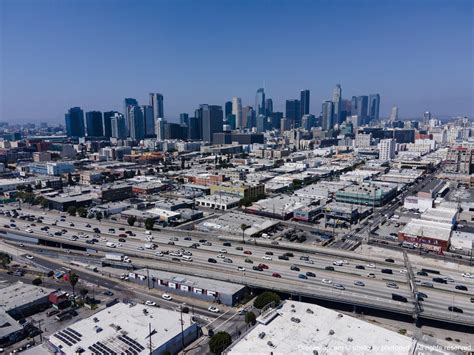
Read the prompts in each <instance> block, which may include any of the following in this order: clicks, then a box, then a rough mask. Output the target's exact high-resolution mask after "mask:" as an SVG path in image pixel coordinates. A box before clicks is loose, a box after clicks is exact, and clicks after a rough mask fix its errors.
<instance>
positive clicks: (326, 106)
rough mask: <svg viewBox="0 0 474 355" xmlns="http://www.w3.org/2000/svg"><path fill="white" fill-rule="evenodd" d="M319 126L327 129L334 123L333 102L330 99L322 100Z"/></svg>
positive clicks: (324, 129)
mask: <svg viewBox="0 0 474 355" xmlns="http://www.w3.org/2000/svg"><path fill="white" fill-rule="evenodd" d="M321 112H322V118H321V126H322V129H323V131H329V130H331V129H332V128H333V125H334V104H333V102H332V101H329V100H327V101H324V102H323V106H322V110H321Z"/></svg>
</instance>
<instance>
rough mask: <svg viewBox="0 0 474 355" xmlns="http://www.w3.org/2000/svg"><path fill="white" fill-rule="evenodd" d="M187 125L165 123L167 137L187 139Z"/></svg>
mask: <svg viewBox="0 0 474 355" xmlns="http://www.w3.org/2000/svg"><path fill="white" fill-rule="evenodd" d="M187 129H188V127H186V126H181V125H180V124H178V123H171V122H166V123H165V139H186V138H187Z"/></svg>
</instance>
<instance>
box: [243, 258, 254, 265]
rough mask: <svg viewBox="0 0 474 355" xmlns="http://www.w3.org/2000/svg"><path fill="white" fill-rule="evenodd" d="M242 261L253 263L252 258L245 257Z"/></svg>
mask: <svg viewBox="0 0 474 355" xmlns="http://www.w3.org/2000/svg"><path fill="white" fill-rule="evenodd" d="M244 261H245V262H246V263H249V264H253V260H252V259H249V258H247V259H245V260H244Z"/></svg>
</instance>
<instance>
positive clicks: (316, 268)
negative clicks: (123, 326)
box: [0, 215, 474, 324]
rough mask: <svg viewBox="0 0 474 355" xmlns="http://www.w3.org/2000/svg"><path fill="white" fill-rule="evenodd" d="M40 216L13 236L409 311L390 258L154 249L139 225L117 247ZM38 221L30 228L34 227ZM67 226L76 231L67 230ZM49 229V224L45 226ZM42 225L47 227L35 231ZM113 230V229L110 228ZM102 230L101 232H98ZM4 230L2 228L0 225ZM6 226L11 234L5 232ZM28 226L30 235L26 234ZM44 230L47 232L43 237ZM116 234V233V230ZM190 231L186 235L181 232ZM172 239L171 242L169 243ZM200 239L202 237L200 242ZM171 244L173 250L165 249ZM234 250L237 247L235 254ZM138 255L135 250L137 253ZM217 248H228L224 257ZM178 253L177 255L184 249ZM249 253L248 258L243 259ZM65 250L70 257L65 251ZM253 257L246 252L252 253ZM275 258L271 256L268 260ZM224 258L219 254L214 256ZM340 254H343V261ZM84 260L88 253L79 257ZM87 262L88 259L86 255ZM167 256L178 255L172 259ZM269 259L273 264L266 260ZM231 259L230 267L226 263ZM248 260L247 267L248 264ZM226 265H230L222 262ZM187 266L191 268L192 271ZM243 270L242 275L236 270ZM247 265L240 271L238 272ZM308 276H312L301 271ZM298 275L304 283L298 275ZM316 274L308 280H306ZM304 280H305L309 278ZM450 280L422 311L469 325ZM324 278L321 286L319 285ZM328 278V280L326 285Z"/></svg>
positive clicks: (465, 297) (113, 237)
mask: <svg viewBox="0 0 474 355" xmlns="http://www.w3.org/2000/svg"><path fill="white" fill-rule="evenodd" d="M46 216H47V215H45V218H44V222H43V223H34V222H28V221H23V220H20V219H15V223H14V224H16V226H17V227H18V228H19V229H20V230H21V231H22V232H17V231H15V233H18V234H22V235H30V236H35V237H41V239H44V240H51V241H60V242H62V243H64V244H66V245H76V246H81V247H87V248H91V249H92V248H93V249H96V250H98V251H100V253H98V255H99V256H102V255H103V254H104V253H105V252H107V251H114V252H121V253H124V254H126V255H129V256H130V257H131V258H132V260H133V264H134V266H136V267H145V266H146V267H150V268H156V269H162V270H170V271H179V272H182V273H185V274H191V275H198V276H203V277H210V278H215V279H221V280H227V281H232V282H236V283H241V284H247V285H251V286H254V287H262V288H269V289H275V290H281V291H288V292H293V293H295V294H296V293H299V294H303V295H316V296H318V297H321V298H324V297H326V298H327V299H334V300H340V301H344V300H346V301H347V300H348V299H349V300H351V301H353V302H355V301H357V303H358V304H360V305H367V306H369V305H371V306H377V307H380V309H392V310H396V311H401V312H405V313H407V314H410V313H411V312H412V309H413V304H412V303H405V304H404V303H401V302H398V301H393V300H392V299H391V295H392V293H396V294H399V295H402V296H405V297H407V299H411V290H410V288H409V286H408V278H407V276H406V272H405V265H404V264H403V259H402V258H400V259H395V260H394V263H390V262H387V261H385V260H384V259H383V258H380V259H368V258H367V257H364V256H361V255H356V254H353V253H342V252H340V251H337V253H336V252H334V253H332V251H330V250H328V251H326V252H325V253H317V254H310V253H307V252H294V254H295V256H294V257H291V258H290V260H288V261H286V260H280V259H278V257H277V255H281V254H282V253H283V252H284V250H281V249H279V248H277V247H276V246H274V245H271V244H270V243H267V244H268V245H260V244H261V243H260V242H259V245H253V244H252V245H250V244H242V243H238V244H236V243H235V242H232V243H233V244H234V246H231V247H224V246H223V243H222V241H219V240H218V239H217V238H214V237H213V236H212V235H208V236H207V238H206V239H208V240H209V243H210V244H211V245H205V244H204V243H202V242H199V238H197V239H196V238H195V237H191V236H189V235H188V237H186V239H190V238H191V240H185V238H184V237H177V236H176V235H177V234H175V233H173V232H172V233H170V232H168V231H166V232H165V231H162V232H159V233H157V232H153V237H154V243H156V245H157V250H147V249H144V248H143V247H144V244H145V241H146V238H147V235H146V234H145V232H144V230H143V229H140V228H136V227H135V228H128V227H127V228H126V229H127V230H130V231H131V232H132V233H134V234H135V236H133V237H127V238H126V240H127V241H126V242H124V243H119V242H118V236H117V234H118V233H119V231H117V230H116V231H114V232H112V231H109V230H108V227H104V225H103V224H101V223H96V225H99V228H100V229H101V233H94V232H93V231H92V229H91V228H92V226H91V227H87V226H86V225H87V224H88V223H92V222H91V220H84V219H74V222H71V219H70V217H66V218H65V219H64V221H63V222H62V221H60V220H59V221H58V222H57V225H56V226H53V223H55V221H56V219H55V218H54V217H50V218H46ZM0 217H1V218H0V220H1V222H0V225H1V224H7V223H10V221H9V219H10V217H4V216H0ZM33 223H34V224H36V225H35V226H33V225H32V224H33ZM70 223H73V224H74V226H70ZM48 224H49V225H48ZM46 225H48V226H49V230H48V231H44V230H41V228H43V227H44V226H46ZM115 227H116V228H117V226H115ZM104 228H106V230H104ZM0 229H2V228H0ZM9 229H10V230H9ZM9 229H5V228H3V231H5V232H13V231H11V228H9ZM27 229H29V230H31V231H32V233H29V232H26V230H27ZM60 230H65V231H66V233H64V234H61V235H60V236H56V235H54V233H55V232H58V231H60ZM48 233H49V234H48ZM79 233H83V235H84V236H85V235H89V238H80V237H79V238H78V239H77V240H75V241H72V240H70V239H71V236H72V235H73V234H75V235H77V236H79ZM120 233H122V232H120ZM187 234H189V233H187ZM94 235H97V239H98V240H99V242H98V243H96V244H94V245H92V244H87V243H86V241H87V240H91V239H92V237H93V236H94ZM170 239H172V240H170ZM203 239H204V238H203ZM107 242H114V243H115V244H116V245H117V247H116V248H109V247H107V244H106V243H107ZM170 242H173V243H174V245H169V243H170ZM194 243H199V244H200V246H199V247H198V248H197V249H194V248H191V245H192V244H194ZM235 245H237V247H238V248H239V249H240V248H242V250H237V249H236V247H235ZM142 248H143V249H144V250H141V249H142ZM178 249H182V250H184V251H187V252H188V253H192V259H193V261H192V262H186V261H184V260H183V259H182V258H180V257H173V256H170V255H165V256H162V257H158V256H155V253H156V252H157V251H158V250H159V251H163V252H166V251H170V252H172V251H175V252H178ZM223 249H226V250H225V252H224V250H223ZM182 250H181V251H182ZM244 252H248V253H249V254H244ZM71 253H76V252H75V251H71ZM250 253H251V254H250ZM267 253H273V255H267ZM220 254H222V256H223V257H218V255H220ZM341 255H345V257H343V258H341ZM84 256H86V255H84ZM302 256H303V257H304V256H308V257H309V258H310V260H311V262H312V263H309V262H306V261H304V260H300V257H302ZM91 258H93V257H92V256H91ZM173 258H177V260H180V261H175V260H173ZM209 258H213V259H215V260H216V262H217V263H215V264H212V263H209V262H208V259H209ZM264 258H266V259H270V258H271V260H265V259H264ZM226 259H230V260H231V261H232V262H225V260H226ZM339 259H341V260H342V261H343V262H342V263H338V264H341V265H333V263H334V262H335V261H336V260H339ZM246 260H247V261H248V260H252V261H253V263H252V264H251V263H250V262H246ZM227 261H229V260H227ZM260 263H262V264H266V265H267V266H268V270H267V269H265V270H263V271H258V270H253V268H252V267H253V266H256V265H258V264H260ZM191 265H192V267H191ZM291 265H294V266H296V267H298V268H299V269H300V271H296V270H291V269H290V267H291ZM356 265H361V266H364V268H365V270H364V269H357V268H355V266H356ZM327 266H332V267H334V271H330V270H326V269H325V268H326V267H327ZM239 267H240V268H241V271H239V270H238V268H239ZM243 268H245V270H243ZM382 268H390V269H391V270H392V272H393V274H383V273H381V269H382ZM413 269H414V272H415V273H416V272H417V270H421V266H416V267H414V268H413ZM274 273H276V274H278V275H279V276H281V277H280V278H278V277H274V276H272V275H273V274H274ZM306 273H312V274H306ZM370 273H373V274H374V276H375V277H374V278H369V277H367V275H368V274H370ZM300 274H303V275H304V276H306V278H304V279H303V278H299V275H300ZM313 274H314V276H312V275H313ZM307 275H310V276H307ZM450 276H451V277H452V278H453V279H454V280H455V281H454V283H455V284H459V283H461V282H464V283H467V284H468V285H467V287H468V291H467V292H461V291H458V290H456V289H455V288H454V286H453V283H449V284H447V285H444V284H443V285H438V284H437V285H436V287H433V288H427V287H423V286H419V290H420V291H421V292H423V293H426V294H427V295H428V297H427V298H426V299H425V301H424V302H423V312H424V313H425V314H426V315H431V316H432V317H435V318H438V319H444V320H448V321H449V320H451V321H460V322H461V321H465V322H466V324H472V317H473V314H474V304H473V303H471V302H470V297H472V296H473V295H472V290H474V284H473V282H474V280H471V279H463V278H462V277H461V276H460V275H450ZM323 280H324V281H323ZM329 281H330V282H329ZM357 281H359V283H358V284H359V285H360V282H362V283H363V284H364V286H358V285H356V284H355V282H357ZM387 282H393V283H395V284H396V286H397V287H398V288H397V289H393V288H390V287H387ZM334 284H340V285H342V286H343V287H344V290H342V289H338V288H335V287H334ZM452 305H454V306H457V307H460V308H462V309H463V311H464V313H463V314H458V313H454V312H449V311H448V307H449V306H452Z"/></svg>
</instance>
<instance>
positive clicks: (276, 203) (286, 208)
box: [245, 195, 316, 220]
mask: <svg viewBox="0 0 474 355" xmlns="http://www.w3.org/2000/svg"><path fill="white" fill-rule="evenodd" d="M313 202H316V201H314V200H311V199H309V198H306V197H302V196H295V195H292V196H287V195H278V196H275V197H272V198H266V199H264V200H260V201H257V202H254V203H253V204H252V205H251V206H250V207H246V208H245V212H246V213H253V214H257V215H260V216H264V217H270V218H277V219H283V220H285V219H289V218H292V217H293V213H294V211H295V210H297V209H300V208H302V207H304V206H309V205H311V204H312V203H313Z"/></svg>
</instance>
